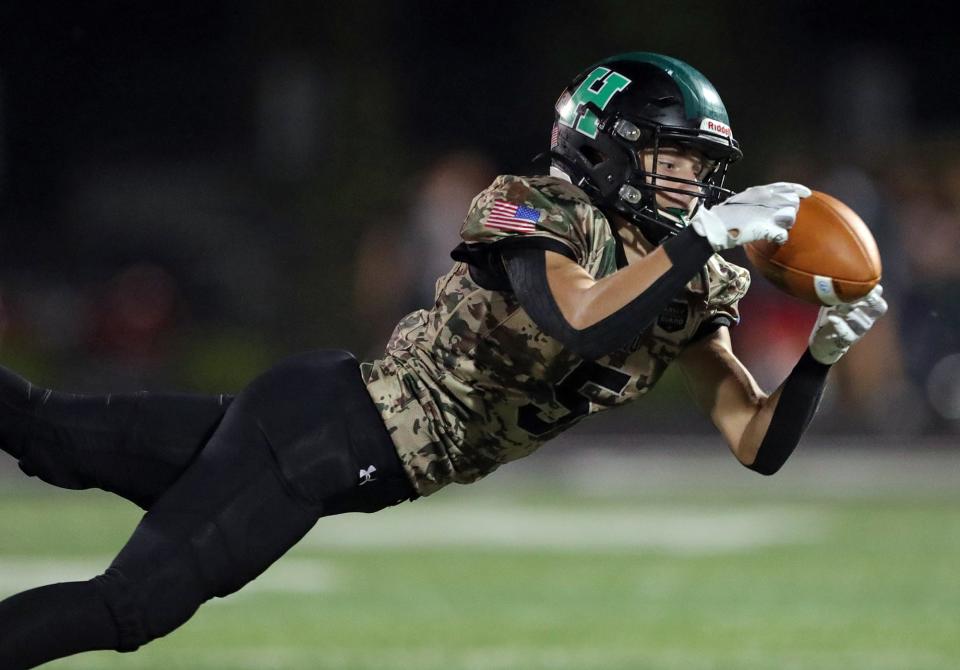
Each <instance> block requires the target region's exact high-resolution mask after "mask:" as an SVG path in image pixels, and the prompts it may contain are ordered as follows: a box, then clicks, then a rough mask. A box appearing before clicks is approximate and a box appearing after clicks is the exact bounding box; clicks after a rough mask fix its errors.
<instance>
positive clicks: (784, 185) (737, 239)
mask: <svg viewBox="0 0 960 670" xmlns="http://www.w3.org/2000/svg"><path fill="white" fill-rule="evenodd" d="M809 195H810V189H809V188H807V187H806V186H803V185H801V184H791V183H789V182H777V183H776V184H767V185H765V186H751V187H750V188H748V189H747V190H745V191H742V192H740V193H737V194H736V195H733V196H731V197H730V198H728V199H726V200H724V201H723V202H721V203H720V204H719V205H714V206H713V207H711V208H710V209H705V208H703V207H701V208H700V210H699V211H697V213H696V214H694V215H693V216H692V217H690V226H691V227H692V228H693V229H694V230H695V231H697V233H699V234H700V235H702V236H703V237H705V238H707V241H708V242H709V243H710V246H712V247H713V249H714V251H720V250H722V249H732V248H733V247H736V246H740V245H742V244H748V243H750V242H756V241H757V240H769V241H771V242H776V243H777V244H783V243H784V242H786V241H787V231H788V230H789V229H790V227H791V226H793V222H794V220H795V219H796V218H797V208H799V207H800V198H806V197H807V196H809Z"/></svg>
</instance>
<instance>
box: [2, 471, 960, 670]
mask: <svg viewBox="0 0 960 670" xmlns="http://www.w3.org/2000/svg"><path fill="white" fill-rule="evenodd" d="M758 481H760V480H758ZM762 481H764V482H766V480H762ZM7 490H8V493H6V494H2V495H0V538H2V544H0V561H3V560H7V561H10V560H13V559H17V558H18V557H19V558H26V559H36V560H39V559H43V558H55V559H75V560H76V559H83V558H84V557H86V560H90V559H91V558H93V557H98V559H99V557H104V556H107V555H109V554H110V553H111V552H112V551H115V550H116V549H117V548H118V547H119V546H120V545H121V544H122V542H123V539H124V538H125V536H126V535H127V533H128V532H129V529H130V528H131V527H132V525H133V524H134V523H135V522H136V520H137V518H138V517H139V513H138V511H137V510H136V509H134V508H132V507H131V506H129V505H126V504H123V503H122V502H119V501H116V500H114V499H112V498H111V497H110V496H107V495H105V494H98V493H89V492H84V493H57V492H55V493H53V494H48V493H46V492H45V489H44V490H43V491H41V489H39V488H32V487H31V488H27V489H15V490H14V491H13V492H9V488H8V489H7ZM524 490H525V495H524V497H523V498H517V499H516V504H517V505H519V506H522V507H523V508H524V509H535V510H539V511H544V510H548V511H549V510H553V511H556V512H557V513H562V512H563V510H571V509H593V510H597V511H598V512H601V513H602V511H603V510H605V509H608V508H616V509H618V510H623V509H625V508H626V509H631V508H635V509H637V510H638V511H639V512H643V511H644V510H658V509H662V507H663V505H664V502H663V500H664V498H666V499H668V500H669V504H670V505H671V506H677V507H680V508H684V509H699V510H703V509H719V510H723V509H725V508H736V509H739V510H745V511H751V510H764V509H771V508H775V509H777V510H780V511H783V512H784V513H788V514H799V515H802V516H803V517H804V518H807V519H812V520H814V521H815V522H816V523H815V529H816V532H814V533H812V534H811V535H809V536H804V537H801V538H798V540H797V541H796V542H790V543H786V544H773V545H770V546H760V547H750V548H743V549H740V550H733V551H710V550H701V551H688V552H684V551H680V552H677V551H671V550H668V549H663V548H656V547H653V548H638V549H634V550H629V549H623V548H617V549H611V550H597V551H590V550H582V549H577V550H558V549H554V550H543V549H536V548H524V549H509V548H503V549H492V548H486V549H485V548H483V547H482V546H470V547H464V548H457V547H449V546H436V547H427V548H422V549H403V548H396V547H393V548H390V547H387V548H384V547H378V548H368V549H364V548H340V549H330V548H324V546H323V544H322V541H321V542H312V543H309V544H307V545H304V546H300V547H297V548H296V549H295V550H294V551H293V552H291V553H290V554H289V556H288V557H287V558H285V559H283V560H289V561H291V563H294V562H296V563H297V564H299V565H309V564H312V563H316V564H317V565H318V566H321V567H322V568H323V570H324V571H325V572H326V573H329V575H330V576H331V579H330V584H329V585H327V586H326V587H324V588H323V589H321V590H320V591H319V592H310V593H295V592H284V591H271V590H266V591H254V592H252V593H249V594H245V593H241V594H238V596H235V597H233V598H229V599H226V600H223V601H215V602H214V603H211V604H209V605H207V606H205V607H204V608H202V609H201V611H200V612H199V613H198V614H197V615H196V617H195V618H194V619H193V620H191V621H190V622H189V623H188V624H187V625H186V626H185V627H184V628H182V629H180V630H179V631H177V632H175V633H174V634H172V635H170V636H169V637H168V638H165V639H162V640H159V641H157V642H154V643H152V644H150V645H149V646H147V647H145V648H144V649H142V650H140V651H139V652H137V653H135V654H124V655H120V654H115V653H112V652H100V653H94V654H86V655H81V656H77V657H74V658H71V659H64V660H62V661H58V662H55V663H52V664H50V665H49V666H46V667H50V668H51V669H57V670H69V669H76V670H79V669H90V670H93V669H98V670H99V669H101V668H103V669H107V670H109V669H112V668H118V669H119V668H131V669H133V668H139V669H143V668H155V669H157V670H160V669H163V670H169V669H175V668H184V669H191V670H194V669H197V670H206V669H214V668H216V669H227V668H231V669H238V670H245V669H251V670H253V669H257V670H266V669H272V668H276V669H280V668H283V669H291V670H293V669H296V670H303V669H311V668H317V669H323V670H326V669H331V670H332V669H334V668H336V669H351V670H410V669H419V670H441V669H442V670H467V669H471V670H507V669H510V670H514V669H516V670H536V669H540V668H543V669H546V668H550V669H552V670H567V669H569V670H586V669H592V668H598V669H603V670H619V669H623V670H626V669H630V670H636V669H639V668H643V669H645V668H652V669H658V668H662V669H676V670H681V669H682V670H697V669H707V668H710V669H727V668H729V669H731V670H751V669H768V668H778V669H800V668H810V669H818V670H819V669H829V668H837V669H840V668H843V669H844V670H850V669H860V668H862V669H870V670H887V669H894V668H897V669H903V670H923V669H941V668H942V669H944V670H947V669H955V668H957V667H960V495H958V494H957V493H956V492H954V491H952V490H950V489H949V488H947V489H938V490H935V491H925V492H923V491H921V492H917V495H913V496H911V495H902V494H893V493H890V492H886V493H883V494H876V495H873V494H861V495H856V496H849V495H835V494H832V493H829V492H823V491H821V492H818V493H812V492H811V493H807V494H804V493H803V492H798V491H797V490H791V492H790V494H789V495H786V494H785V495H784V496H782V497H778V496H776V495H775V492H776V488H775V487H773V488H772V487H771V485H768V484H766V483H764V484H763V485H762V486H761V488H759V489H758V491H759V493H756V494H749V495H744V494H742V493H733V492H730V491H728V492H726V493H724V492H723V491H722V490H720V491H709V492H708V491H705V490H704V489H703V488H702V487H690V488H689V489H686V490H672V491H671V493H670V495H669V496H665V497H664V496H653V495H632V494H624V495H617V494H608V495H604V496H596V495H594V496H586V495H582V494H579V495H578V494H575V493H573V492H571V491H570V490H564V489H557V488H551V487H549V485H547V487H544V485H543V484H541V485H540V487H539V488H538V487H536V486H533V487H527V488H526V489H524ZM460 495H461V494H460V492H456V493H453V492H452V493H451V495H444V496H438V497H437V499H436V500H426V501H419V502H417V503H415V506H421V505H422V506H427V505H437V506H447V505H451V504H453V503H455V502H457V501H458V499H459V497H460ZM474 499H475V500H476V501H477V504H478V505H483V504H487V503H486V501H487V497H485V496H484V495H479V496H475V497H474V498H469V496H468V497H467V498H466V500H468V501H469V500H474ZM501 502H502V501H501ZM506 507H507V508H509V505H507V506H506ZM423 509H424V510H425V509H426V508H425V507H424V508H423ZM498 509H500V508H498ZM389 513H390V512H387V514H389ZM397 518H398V519H400V518H401V517H399V516H398V517H397ZM358 520H359V521H362V519H359V518H358ZM338 521H342V520H338ZM323 523H325V522H324V521H321V524H323ZM319 537H321V538H322V526H321V527H320V535H319ZM8 564H9V563H8ZM9 592H10V590H9V589H8V590H7V593H2V594H0V595H8V594H9Z"/></svg>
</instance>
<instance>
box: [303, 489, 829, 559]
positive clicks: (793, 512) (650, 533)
mask: <svg viewBox="0 0 960 670" xmlns="http://www.w3.org/2000/svg"><path fill="white" fill-rule="evenodd" d="M825 526H826V520H825V519H824V518H821V517H820V516H819V515H817V514H815V513H813V512H810V511H807V510H803V509H800V508H792V507H777V508H765V509H757V508H734V509H712V508H703V507H671V506H658V507H650V506H643V507H639V506H638V507H636V508H624V507H620V508H602V509H596V508H595V509H558V508H552V507H542V506H530V505H523V504H506V503H499V504H498V503H493V504H491V503H490V501H487V500H474V501H470V502H467V503H457V504H438V503H433V504H432V503H431V501H418V502H416V503H412V504H405V505H401V506H399V507H397V508H393V509H389V510H385V511H383V512H380V513H378V514H375V515H356V514H351V515H344V516H342V517H331V518H328V519H321V520H320V522H319V523H318V524H317V526H316V527H315V528H314V529H313V531H311V533H310V534H309V535H307V537H306V538H305V539H304V540H303V542H304V543H305V544H309V545H311V546H316V547H327V548H335V547H336V548H344V547H385V548H386V547H392V548H410V549H416V548H427V547H470V548H476V549H486V548H489V549H496V550H498V551H502V550H524V551H530V550H550V551H565V552H589V551H637V550H655V551H662V552H670V553H679V554H698V553H717V552H728V551H738V550H743V549H749V548H752V547H758V546H765V545H775V544H791V543H798V542H809V541H813V540H815V539H816V538H818V537H820V536H821V535H822V534H823V532H824V530H825Z"/></svg>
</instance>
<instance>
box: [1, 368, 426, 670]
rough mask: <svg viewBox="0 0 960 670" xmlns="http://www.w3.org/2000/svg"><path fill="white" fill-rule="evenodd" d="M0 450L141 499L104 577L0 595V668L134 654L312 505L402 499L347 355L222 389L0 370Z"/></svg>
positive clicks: (72, 482) (281, 543)
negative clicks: (153, 390)
mask: <svg viewBox="0 0 960 670" xmlns="http://www.w3.org/2000/svg"><path fill="white" fill-rule="evenodd" d="M0 446H2V448H3V449H4V450H5V451H7V452H8V453H9V454H11V455H12V456H13V457H14V458H17V459H18V461H19V463H20V467H21V469H23V470H24V472H26V473H27V474H30V475H35V476H37V477H39V478H41V479H43V480H44V481H47V482H49V483H51V484H54V485H57V486H61V487H66V488H90V487H98V488H102V489H104V490H107V491H112V492H115V493H117V494H119V495H121V496H123V497H125V498H127V499H128V500H131V501H132V502H134V503H136V504H138V505H140V506H141V507H143V508H144V509H146V510H147V513H146V515H145V516H144V517H143V519H142V520H141V522H140V523H139V525H138V526H137V528H136V530H135V531H134V533H133V535H132V536H131V538H130V540H129V541H128V542H127V544H126V545H125V546H124V547H123V549H122V550H121V551H120V553H119V554H118V555H117V557H116V558H115V559H114V561H113V563H112V564H111V565H110V567H109V568H108V569H107V570H106V572H105V573H104V574H102V575H100V576H98V577H95V578H94V579H92V580H90V581H87V582H72V583H65V584H53V585H50V586H44V587H41V588H37V589H32V590H30V591H26V592H24V593H20V594H18V595H15V596H12V597H10V598H8V599H7V600H5V601H3V602H0V668H4V669H5V670H19V669H20V668H31V667H34V666H36V665H39V664H41V663H44V662H46V661H49V660H52V659H55V658H60V657H62V656H66V655H69V654H74V653H78V652H81V651H87V650H93V649H117V650H120V651H132V650H133V649H136V648H137V647H139V646H140V645H142V644H145V643H146V642H148V641H150V640H153V639H156V638H157V637H160V636H162V635H165V634H167V633H169V632H170V631H172V630H174V629H175V628H177V627H178V626H180V625H181V624H183V623H184V622H185V621H187V620H188V619H189V618H190V617H191V616H192V615H193V613H194V612H195V611H196V609H197V608H198V607H199V606H200V605H201V604H203V602H205V601H206V600H209V599H210V598H212V597H214V596H220V597H222V596H225V595H228V594H230V593H233V592H235V591H236V590H238V589H239V588H241V587H242V586H243V585H244V584H246V583H248V582H249V581H251V580H252V579H254V578H255V577H257V576H258V575H259V574H260V573H262V572H263V571H264V570H265V569H266V568H267V567H268V566H269V565H270V564H272V563H273V562H274V561H276V560H277V559H278V558H279V557H280V556H282V555H283V554H284V553H285V552H286V551H287V550H288V549H289V548H290V547H292V546H293V545H294V544H295V543H296V542H297V541H298V540H299V539H300V538H302V537H303V535H304V534H306V532H307V531H308V530H310V528H311V527H312V526H313V525H314V523H316V521H317V519H318V518H320V517H321V516H325V515H329V514H337V513H340V512H347V511H363V512H372V511H376V510H378V509H382V508H383V507H386V506H388V505H392V504H396V503H398V502H401V501H402V500H407V499H410V498H412V497H415V494H414V493H413V490H412V489H411V487H410V484H409V483H408V481H407V479H406V477H405V475H404V473H403V469H402V466H401V464H400V462H399V459H398V458H397V456H396V452H395V451H394V449H393V446H392V443H391V441H390V438H389V436H388V435H387V432H386V429H385V428H384V426H383V423H382V421H381V420H380V418H379V414H378V413H377V411H376V408H375V407H374V405H373V403H372V401H371V400H370V398H369V396H368V395H367V393H366V388H365V387H364V385H363V382H362V380H361V378H360V375H359V370H358V368H357V364H356V361H355V360H354V359H353V357H352V356H350V355H349V354H346V353H345V352H329V351H321V352H312V353H309V354H304V355H301V356H296V357H293V358H291V359H288V360H287V361H284V362H283V363H281V364H280V365H278V366H276V367H274V368H272V369H271V370H269V371H268V372H267V373H265V374H264V375H262V376H260V377H259V378H257V379H256V380H255V381H254V382H253V383H252V384H251V385H250V386H248V387H247V388H246V389H245V390H244V391H243V392H242V393H241V394H240V395H238V396H237V397H236V399H232V398H230V397H228V396H213V397H205V396H195V395H171V394H150V393H138V394H133V395H120V396H105V397H88V396H75V395H69V394H61V393H56V392H51V391H48V390H44V389H37V388H34V387H32V386H31V385H30V384H29V382H27V381H26V380H23V379H22V378H20V377H17V376H16V375H14V374H12V373H10V372H8V371H6V370H3V369H2V368H0ZM370 465H375V466H376V473H377V476H376V478H375V479H373V480H372V481H363V482H361V480H360V478H358V473H359V471H360V470H361V469H364V468H366V469H367V470H369V466H370ZM361 483H363V484H364V485H363V486H361V485H360V484H361Z"/></svg>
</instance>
